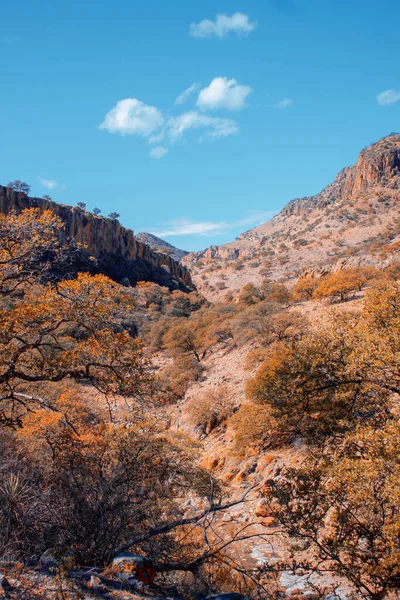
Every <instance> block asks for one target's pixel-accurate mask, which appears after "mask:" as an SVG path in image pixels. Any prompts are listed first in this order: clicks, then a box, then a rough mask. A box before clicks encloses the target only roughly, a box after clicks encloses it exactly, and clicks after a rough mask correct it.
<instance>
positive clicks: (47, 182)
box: [37, 177, 58, 190]
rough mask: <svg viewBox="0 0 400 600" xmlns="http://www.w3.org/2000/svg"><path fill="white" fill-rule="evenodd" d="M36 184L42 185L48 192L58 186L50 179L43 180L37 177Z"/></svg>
mask: <svg viewBox="0 0 400 600" xmlns="http://www.w3.org/2000/svg"><path fill="white" fill-rule="evenodd" d="M37 180H38V182H39V183H40V184H41V185H43V186H44V187H45V188H47V189H48V190H54V188H56V187H57V186H58V183H57V181H53V180H52V179H45V178H44V177H38V178H37Z"/></svg>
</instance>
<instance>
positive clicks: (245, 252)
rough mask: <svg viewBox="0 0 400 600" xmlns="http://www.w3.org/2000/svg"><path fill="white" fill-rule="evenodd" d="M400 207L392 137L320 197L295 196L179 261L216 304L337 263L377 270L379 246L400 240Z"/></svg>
mask: <svg viewBox="0 0 400 600" xmlns="http://www.w3.org/2000/svg"><path fill="white" fill-rule="evenodd" d="M399 209H400V135H399V134H390V135H389V136H387V137H385V138H383V139H382V140H380V141H378V142H376V143H375V144H373V145H371V146H369V147H367V148H365V149H364V150H362V152H361V153H360V155H359V158H358V161H357V164H356V165H354V166H352V167H346V168H344V169H342V171H340V173H339V174H338V175H337V177H336V179H335V180H334V182H333V183H331V184H330V185H328V186H327V187H326V188H324V189H323V190H322V191H321V192H320V193H319V194H317V195H315V196H311V197H304V198H296V199H294V200H292V201H291V202H289V203H288V204H287V205H286V206H285V207H284V208H283V209H282V210H281V212H280V213H279V214H278V215H276V216H275V217H274V218H273V219H271V220H270V221H268V222H267V223H264V224H263V225H260V226H258V227H256V228H255V229H252V230H250V231H247V232H245V233H243V234H242V235H240V236H239V237H238V238H237V239H236V240H235V241H234V242H231V243H228V244H224V245H222V246H211V247H210V248H207V249H206V250H204V251H201V252H192V253H190V254H188V255H187V256H186V257H184V258H183V260H182V262H183V264H185V265H187V266H188V267H189V268H190V269H192V270H193V278H194V281H195V283H196V285H197V286H198V287H199V289H200V291H201V292H202V293H204V294H205V295H206V296H207V297H208V298H209V299H211V300H215V299H217V298H219V297H221V295H222V294H223V293H226V291H232V292H233V293H235V292H237V291H238V290H239V289H240V288H241V287H242V286H243V285H244V284H246V283H250V282H251V283H255V284H256V283H257V282H258V283H259V281H260V279H262V278H263V277H267V278H268V279H270V280H271V281H278V280H285V281H287V280H289V281H290V279H293V280H294V279H296V278H297V277H298V276H299V275H300V274H301V273H302V271H304V270H305V269H310V268H316V269H318V268H322V267H324V268H326V266H327V265H333V264H334V263H335V262H337V261H338V260H341V261H342V263H343V264H347V263H349V264H357V265H358V264H364V263H365V262H367V263H369V264H371V263H372V264H374V261H378V262H379V260H380V257H378V256H377V255H376V252H377V251H378V250H379V248H381V247H383V246H390V245H391V244H393V243H395V242H396V241H398V239H399V232H400V212H399ZM371 250H372V251H371ZM244 265H246V268H244ZM248 267H250V268H248ZM208 272H210V275H208Z"/></svg>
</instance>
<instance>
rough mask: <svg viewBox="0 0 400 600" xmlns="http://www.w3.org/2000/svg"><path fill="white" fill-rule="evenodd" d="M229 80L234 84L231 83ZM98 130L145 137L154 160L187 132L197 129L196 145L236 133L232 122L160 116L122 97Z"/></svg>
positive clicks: (196, 115)
mask: <svg viewBox="0 0 400 600" xmlns="http://www.w3.org/2000/svg"><path fill="white" fill-rule="evenodd" d="M231 81H232V82H234V85H236V82H235V80H231ZM228 83H230V82H228ZM193 85H195V84H193ZM192 87H193V86H191V88H192ZM239 87H243V86H239ZM188 89H189V88H188ZM186 91H187V90H186ZM232 102H233V103H234V101H232ZM236 102H237V101H236ZM232 106H233V104H232ZM99 127H100V129H106V130H107V131H108V132H110V133H119V134H121V135H128V134H131V135H138V136H141V137H145V138H147V140H148V142H149V144H154V145H155V147H154V148H152V149H151V150H150V152H149V156H150V157H151V158H154V159H159V158H162V156H164V155H165V154H166V153H167V152H168V150H169V148H168V147H169V146H171V145H173V144H174V143H175V142H177V141H178V140H180V139H181V138H182V137H184V135H185V134H186V133H187V132H188V131H191V130H200V136H199V137H198V141H200V142H202V141H204V140H211V141H213V140H217V139H220V138H223V137H227V136H229V135H232V134H234V133H237V132H238V131H239V127H238V124H237V123H236V121H234V120H233V119H229V118H221V117H211V116H209V115H205V114H202V113H200V112H198V111H196V110H190V111H186V112H184V113H182V114H180V115H178V116H177V117H173V116H168V115H166V116H163V115H162V114H161V112H160V111H159V110H158V109H157V108H156V107H155V106H148V105H146V104H144V103H143V102H141V101H140V100H137V99H136V98H125V99H124V100H120V101H119V102H117V104H116V105H115V106H114V107H113V108H112V109H111V110H110V111H109V112H108V113H107V114H106V116H105V119H104V121H103V123H102V124H101V125H99Z"/></svg>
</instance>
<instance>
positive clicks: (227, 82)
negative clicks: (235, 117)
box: [197, 77, 252, 110]
mask: <svg viewBox="0 0 400 600" xmlns="http://www.w3.org/2000/svg"><path fill="white" fill-rule="evenodd" d="M251 91H252V89H251V87H249V86H248V85H239V84H238V82H237V81H236V79H228V78H227V77H215V78H214V79H213V80H212V82H211V83H210V85H209V86H208V87H205V88H203V89H202V90H201V91H200V93H199V97H198V99H197V106H198V107H199V108H201V109H202V110H207V109H210V110H214V109H217V108H226V109H228V110H240V109H241V108H244V107H245V106H246V98H247V96H248V95H249V94H250V93H251Z"/></svg>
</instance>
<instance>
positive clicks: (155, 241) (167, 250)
mask: <svg viewBox="0 0 400 600" xmlns="http://www.w3.org/2000/svg"><path fill="white" fill-rule="evenodd" d="M136 239H137V240H139V241H140V242H144V243H145V244H147V245H148V246H150V248H153V250H156V252H162V253H163V254H167V255H169V256H172V258H174V259H175V260H178V261H181V260H182V258H183V257H184V256H186V255H187V254H189V252H187V251H186V250H181V249H180V248H177V247H176V246H173V245H172V244H170V243H169V242H166V241H165V240H162V239H161V238H159V237H157V236H156V235H154V234H153V233H146V232H141V233H137V234H136Z"/></svg>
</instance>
